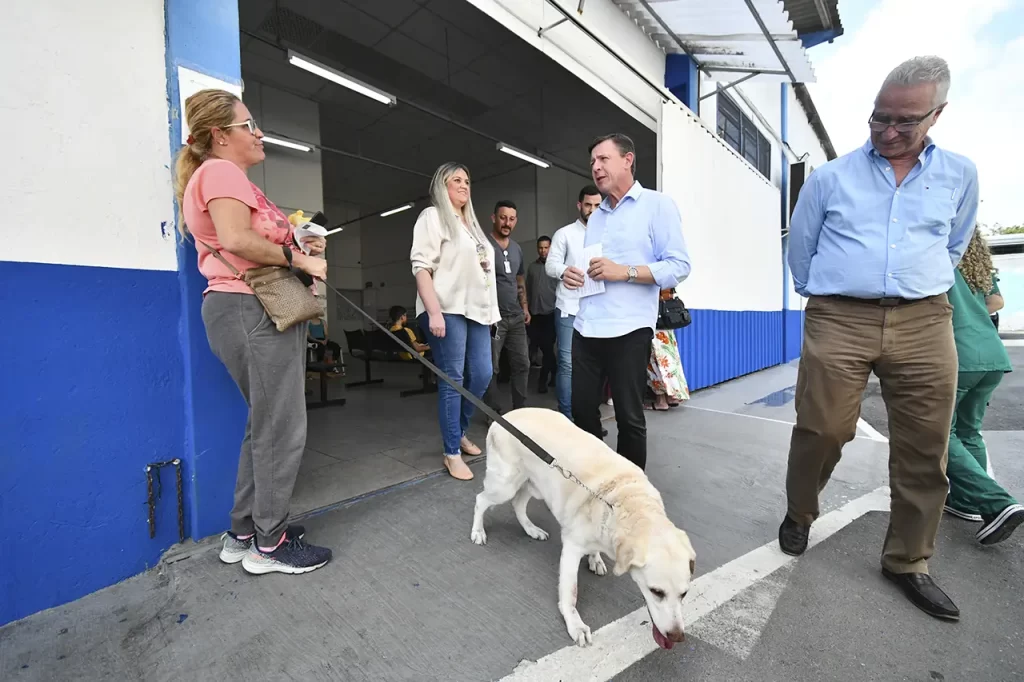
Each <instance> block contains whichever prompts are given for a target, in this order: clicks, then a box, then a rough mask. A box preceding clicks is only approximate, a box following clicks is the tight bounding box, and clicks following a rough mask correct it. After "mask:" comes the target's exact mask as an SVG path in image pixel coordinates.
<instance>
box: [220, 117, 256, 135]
mask: <svg viewBox="0 0 1024 682" xmlns="http://www.w3.org/2000/svg"><path fill="white" fill-rule="evenodd" d="M239 126H245V127H246V128H248V129H249V134H250V135H255V134H256V130H257V129H258V128H259V126H258V125H256V119H254V118H247V119H245V120H244V121H241V122H239V123H231V124H229V125H226V126H224V127H225V128H237V127H239Z"/></svg>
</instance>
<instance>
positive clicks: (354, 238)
mask: <svg viewBox="0 0 1024 682" xmlns="http://www.w3.org/2000/svg"><path fill="white" fill-rule="evenodd" d="M324 214H325V215H326V216H327V219H328V221H329V223H328V225H329V226H330V227H333V226H335V225H338V224H340V223H345V222H348V221H350V220H356V219H357V218H359V216H360V209H359V207H358V206H356V205H354V204H347V203H341V202H333V203H328V204H327V205H326V206H325V208H324ZM326 256H327V283H328V284H330V285H331V286H333V287H335V288H336V289H340V290H341V291H342V292H343V293H345V295H346V296H348V297H349V298H350V299H351V298H352V296H350V295H349V293H350V292H356V291H360V290H362V288H363V266H362V261H363V254H362V230H360V222H355V223H351V224H349V225H345V226H344V227H343V228H342V230H341V232H336V233H335V234H332V235H331V236H330V237H328V238H327V251H326ZM353 300H354V302H355V303H357V304H358V303H359V302H360V301H358V300H355V299H353ZM327 324H328V329H329V333H330V335H331V337H332V338H334V340H336V341H337V342H338V343H341V344H342V346H343V347H344V342H343V341H342V334H341V330H344V329H360V328H362V326H363V322H362V321H361V320H360V319H359V318H358V317H355V316H353V315H352V312H351V310H350V309H349V307H348V306H347V304H345V302H344V301H340V300H339V299H338V298H337V296H336V295H335V294H334V292H333V291H330V290H328V291H327Z"/></svg>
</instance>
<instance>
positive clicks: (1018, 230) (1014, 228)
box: [995, 225, 1024, 234]
mask: <svg viewBox="0 0 1024 682" xmlns="http://www.w3.org/2000/svg"><path fill="white" fill-rule="evenodd" d="M995 233H996V234H1024V225H1008V226H1007V227H1002V226H999V227H997V228H996V229H995Z"/></svg>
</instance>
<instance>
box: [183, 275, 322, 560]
mask: <svg viewBox="0 0 1024 682" xmlns="http://www.w3.org/2000/svg"><path fill="white" fill-rule="evenodd" d="M203 323H204V324H205V325H206V338H207V339H208V340H209V342H210V348H211V349H212V350H213V354H214V355H216V356H217V357H218V358H219V359H220V361H221V362H223V363H224V366H225V367H226V368H227V370H228V373H229V374H231V378H232V379H234V380H235V383H236V384H238V388H239V390H240V391H241V392H242V396H244V397H245V402H246V404H247V405H248V406H249V420H248V421H247V422H246V424H245V438H244V439H243V440H242V453H241V457H240V459H239V462H238V482H237V483H236V484H235V506H234V508H233V509H232V510H231V531H232V532H233V533H236V534H238V535H249V534H252V533H254V532H255V533H256V540H257V542H258V543H259V545H260V546H262V547H273V546H275V545H277V543H278V541H280V539H281V534H282V533H283V532H284V530H285V527H286V526H287V525H288V512H289V509H290V507H291V500H292V489H293V488H294V487H295V478H296V476H297V475H298V473H299V465H300V464H301V463H302V453H303V451H304V450H305V447H306V394H305V358H304V350H305V341H306V325H304V324H297V325H295V326H294V327H292V328H290V329H287V330H285V331H284V332H279V331H277V327H275V326H274V323H273V322H271V320H270V317H269V316H268V315H267V313H266V311H265V310H264V309H263V306H262V305H261V304H260V302H259V301H258V300H257V299H256V297H255V296H253V295H251V294H229V293H224V292H219V291H211V292H210V293H209V294H207V295H206V298H205V299H204V300H203Z"/></svg>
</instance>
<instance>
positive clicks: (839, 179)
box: [789, 139, 978, 299]
mask: <svg viewBox="0 0 1024 682" xmlns="http://www.w3.org/2000/svg"><path fill="white" fill-rule="evenodd" d="M977 213H978V170H977V168H976V167H975V166H974V164H973V163H972V162H971V161H970V160H969V159H967V158H966V157H963V156H960V155H959V154H953V153H952V152H947V151H945V150H943V149H939V148H938V147H936V146H935V144H934V143H933V142H932V141H931V140H930V139H926V140H925V148H924V151H923V152H922V153H921V156H920V158H919V160H918V163H917V164H916V165H915V166H914V168H913V169H912V170H911V171H910V173H909V174H908V175H907V177H906V178H905V179H904V180H903V182H902V184H900V186H899V187H897V186H896V179H895V174H894V172H893V169H892V164H890V163H889V162H888V160H887V159H885V158H884V157H883V156H881V155H880V154H879V153H878V151H877V150H876V149H875V148H874V145H872V144H871V142H870V140H869V141H868V143H867V144H865V145H864V146H863V147H862V148H860V149H858V150H856V151H853V152H850V153H849V154H846V155H844V156H841V157H839V158H838V159H836V160H834V161H831V162H829V163H826V164H825V165H824V166H822V167H821V168H819V169H817V170H815V171H814V172H813V173H811V175H810V177H808V178H807V183H806V184H805V185H804V186H803V188H802V189H801V191H800V198H799V199H798V200H797V204H796V209H795V210H794V211H793V218H792V221H791V224H790V229H789V267H790V269H791V270H792V272H793V280H794V284H795V288H796V291H797V293H799V294H800V295H802V296H830V295H842V296H853V297H856V298H889V297H902V298H908V299H920V298H925V297H926V296H934V295H936V294H941V293H944V292H946V291H948V290H949V288H950V287H951V286H953V269H954V268H955V267H956V266H957V264H958V263H959V262H960V257H961V256H963V253H964V250H965V249H966V248H967V243H968V242H969V241H970V239H971V235H972V234H973V232H974V221H975V217H976V216H977Z"/></svg>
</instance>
